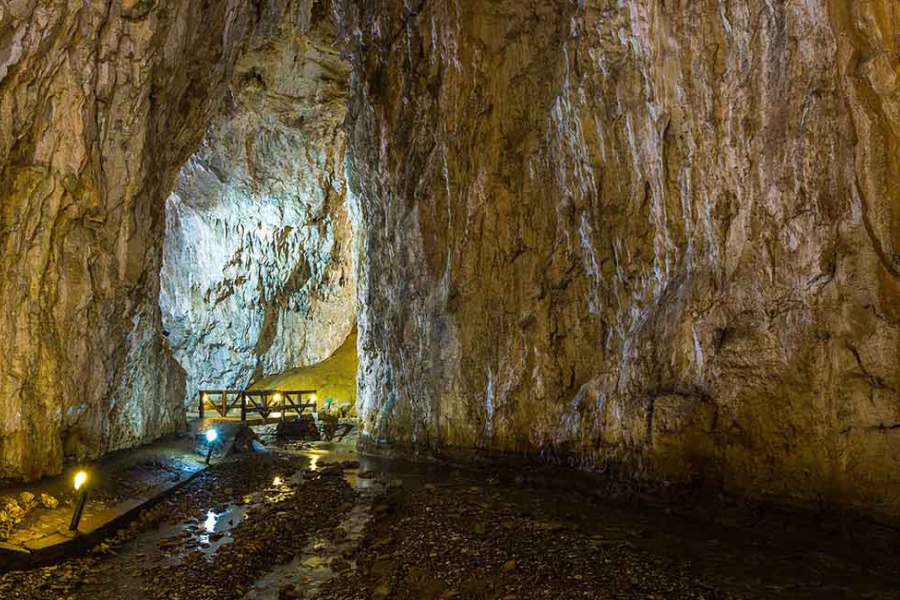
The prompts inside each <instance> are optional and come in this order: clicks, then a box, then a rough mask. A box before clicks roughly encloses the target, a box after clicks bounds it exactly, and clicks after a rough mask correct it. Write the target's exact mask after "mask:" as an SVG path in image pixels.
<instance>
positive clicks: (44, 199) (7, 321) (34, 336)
mask: <svg viewBox="0 0 900 600" xmlns="http://www.w3.org/2000/svg"><path fill="white" fill-rule="evenodd" d="M317 10H318V11H319V12H318V13H316V11H317ZM328 10H329V7H328V4H327V3H324V2H307V1H305V0H294V1H279V0H264V1H261V2H255V3H251V2H247V1H243V0H222V1H217V2H193V1H187V0H174V1H170V2H154V1H140V2H135V1H128V2H120V1H118V0H105V1H103V0H101V1H96V2H82V1H81V0H68V1H66V0H17V1H14V2H9V1H5V0H4V1H2V2H0V207H2V212H0V248H2V254H0V256H2V262H0V307H2V309H3V311H2V316H0V344H2V348H0V352H2V360H0V414H2V417H3V418H2V419H0V478H4V477H17V478H18V477H24V478H32V477H37V476H39V475H41V474H45V473H51V472H56V471H58V470H59V468H60V465H61V462H62V458H63V455H64V454H68V455H72V456H75V457H78V458H81V457H85V456H96V455H98V454H101V453H103V452H106V451H109V450H112V449H116V448H121V447H125V446H129V445H133V444H136V443H139V442H142V441H146V440H149V439H152V438H154V437H156V436H157V435H159V434H160V433H163V432H165V431H170V430H172V429H173V428H176V427H178V426H179V425H180V424H181V423H183V421H184V404H183V399H184V396H185V379H184V375H185V374H184V372H183V370H182V369H181V367H180V366H179V365H178V363H177V362H176V361H175V360H174V359H173V356H172V353H171V350H170V347H169V343H168V341H167V340H166V339H165V337H164V336H163V335H162V325H161V312H160V308H159V297H160V280H159V271H160V266H161V261H162V246H163V243H162V242H163V235H164V231H165V226H166V222H165V212H164V206H165V198H166V197H168V196H169V194H170V193H171V192H172V188H173V184H174V182H175V179H176V176H177V174H178V172H179V169H180V168H181V167H182V166H183V165H184V164H185V161H187V159H188V158H189V157H190V156H191V154H192V153H194V152H195V151H196V150H197V148H198V146H199V145H200V143H201V141H202V139H203V136H204V134H205V132H206V126H207V124H208V123H209V122H210V120H211V119H212V117H213V116H215V115H220V114H222V108H223V103H222V99H223V98H224V97H225V95H226V92H227V91H228V88H229V85H230V84H231V83H232V81H233V79H232V73H233V66H234V64H235V62H236V61H237V60H238V58H239V57H240V56H242V53H243V51H244V50H245V49H246V50H247V51H248V52H251V53H252V52H259V51H265V48H266V46H265V40H267V39H269V38H278V36H279V35H280V33H281V32H282V30H283V27H287V28H288V29H291V30H297V29H299V30H301V31H303V30H306V29H307V28H309V27H310V24H311V23H312V22H313V21H314V19H315V18H322V16H323V13H327V11H328ZM316 15H318V17H317V16H316ZM298 64H303V63H298ZM245 74H246V73H245ZM293 75H294V76H297V77H298V78H302V75H303V74H302V73H299V74H297V73H294V74H293ZM291 85H292V84H291V83H289V82H287V81H285V83H284V84H283V85H282V86H281V87H279V90H281V89H284V88H285V87H287V88H288V89H289V88H290V86H291ZM320 89H324V86H320ZM286 101H287V102H288V103H289V102H290V98H287V99H286ZM236 121H237V122H236V123H232V124H231V125H229V124H228V123H227V119H226V120H225V121H224V122H225V125H223V127H224V128H225V129H226V130H227V129H228V127H229V126H231V127H233V129H232V131H236V132H240V131H242V129H241V128H242V127H246V128H248V129H246V130H243V131H247V132H250V133H252V132H254V131H263V130H265V126H263V125H259V126H258V127H257V129H256V130H253V127H255V125H254V124H253V123H252V117H250V116H248V117H246V118H243V119H241V118H240V117H239V116H238V117H236ZM222 122H223V121H219V123H222ZM312 127H316V126H312ZM321 127H323V128H325V129H326V130H329V129H328V128H331V129H330V130H333V126H332V125H329V124H327V123H324V122H323V123H322V124H321ZM273 128H275V126H274V125H273ZM216 131H217V130H216V129H215V128H213V134H215V132H216ZM220 133H222V132H220ZM259 141H260V142H261V143H263V144H264V143H265V142H266V141H267V140H259ZM268 141H272V143H273V144H277V140H268ZM340 144H341V142H340V141H339V140H338V141H336V146H337V147H338V149H337V150H335V151H334V152H333V153H329V154H328V156H327V157H323V156H318V155H316V152H315V151H313V150H310V151H309V152H308V156H307V159H306V160H307V162H308V164H310V165H318V164H320V163H321V162H322V161H325V160H327V159H330V158H331V157H332V156H339V155H340V153H341V152H342V150H340ZM232 149H233V148H232ZM232 149H226V150H224V151H223V152H224V153H225V154H227V153H228V152H230V151H231V150H232ZM250 154H251V155H252V154H253V153H252V152H251V153H250ZM228 156H229V157H230V156H232V155H231V154H229V155H228ZM204 157H205V158H214V156H213V157H210V155H209V154H204V153H203V152H202V151H201V156H200V158H199V159H198V160H196V161H194V162H192V166H194V167H197V166H198V165H199V166H202V164H203V162H202V161H203V158H204ZM248 164H250V163H248ZM182 181H184V178H182ZM226 183H227V182H223V184H222V185H223V186H225V185H226ZM291 185H294V186H296V185H300V184H298V183H297V182H286V183H285V186H286V187H287V186H291ZM311 187H315V186H314V185H313V186H311ZM341 193H342V192H340V190H337V191H335V194H337V195H339V196H340V194H341ZM329 199H330V196H327V197H326V200H329ZM185 206H187V203H185ZM192 208H194V209H196V208H197V207H196V206H193V207H192ZM270 208H271V207H270ZM185 210H187V209H186V208H185ZM317 210H318V209H316V208H314V207H312V208H310V210H309V211H308V213H305V214H308V216H310V217H311V218H317V216H321V214H322V211H318V212H317ZM300 212H302V211H300ZM290 217H291V218H300V217H299V212H295V213H291V215H290ZM324 221H325V219H321V222H319V223H317V224H315V225H309V224H305V225H304V227H306V228H307V229H310V231H312V230H317V231H318V235H320V236H321V237H322V238H323V239H324V238H326V237H328V236H329V235H332V234H330V233H329V227H333V225H329V224H328V223H325V222H324ZM302 235H304V234H294V235H285V238H286V239H283V240H281V241H280V242H279V243H278V244H273V247H274V248H280V249H282V250H285V251H288V250H293V249H295V248H296V245H297V244H298V243H299V238H300V237H301V236H302ZM310 235H311V234H310ZM227 241H228V242H229V243H234V244H235V245H239V244H241V243H244V242H245V241H246V240H245V239H244V238H243V237H241V236H229V237H228V240H227ZM260 241H261V242H262V241H263V240H262V239H260ZM327 246H328V244H327V243H325V242H322V243H321V244H318V247H317V249H316V251H315V252H318V253H326V254H327V253H328V252H331V251H332V250H330V249H329V248H328V247H327ZM273 251H275V250H273ZM315 252H314V253H315ZM243 255H244V258H245V259H249V258H251V252H250V251H249V249H248V250H247V251H246V252H245V253H244V254H243ZM252 258H253V259H254V260H255V259H260V260H264V259H267V258H271V253H267V252H263V251H260V252H257V253H256V254H254V255H253V256H252ZM292 260H295V261H297V262H299V259H296V258H294V259H292ZM268 267H271V264H267V265H266V268H268ZM278 268H281V267H280V266H279V267H278ZM319 275H320V274H319V273H316V277H319ZM331 275H332V274H331V273H330V272H329V273H328V277H329V278H330V277H331ZM253 276H254V275H252V274H250V273H248V278H252V277H253ZM279 277H280V274H279ZM324 281H325V279H324V277H323V278H322V279H317V285H319V287H321V288H322V289H324V288H327V287H328V286H327V285H325V284H324V283H322V282H324ZM285 288H289V286H285ZM285 288H278V287H277V286H275V290H273V291H278V290H282V289H285ZM280 293H282V292H280ZM317 293H318V292H317ZM321 294H322V295H324V292H322V293H321ZM319 297H320V296H313V295H311V296H310V299H309V302H310V303H311V304H315V303H316V302H317V301H318V300H317V298H319ZM287 301H288V300H285V302H287ZM338 343H339V342H338ZM316 352H319V350H318V349H316V348H315V347H314V345H313V344H306V346H305V347H304V349H301V350H298V351H297V356H302V355H307V356H312V355H314V354H315V353H316Z"/></svg>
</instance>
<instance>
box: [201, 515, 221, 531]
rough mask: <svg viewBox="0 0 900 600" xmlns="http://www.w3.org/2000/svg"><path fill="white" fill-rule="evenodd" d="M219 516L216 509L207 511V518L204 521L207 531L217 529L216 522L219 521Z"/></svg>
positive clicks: (204, 527)
mask: <svg viewBox="0 0 900 600" xmlns="http://www.w3.org/2000/svg"><path fill="white" fill-rule="evenodd" d="M218 520H219V516H218V515H217V514H216V513H215V512H214V511H212V510H211V511H209V512H207V513H206V520H205V521H204V522H203V529H205V530H206V533H212V532H214V531H215V530H216V522H218Z"/></svg>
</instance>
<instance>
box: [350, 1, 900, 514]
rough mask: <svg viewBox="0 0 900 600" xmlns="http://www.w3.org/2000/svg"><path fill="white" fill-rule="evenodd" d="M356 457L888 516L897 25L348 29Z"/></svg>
mask: <svg viewBox="0 0 900 600" xmlns="http://www.w3.org/2000/svg"><path fill="white" fill-rule="evenodd" d="M344 9H345V18H346V20H347V22H348V26H347V30H348V31H350V32H353V35H354V47H355V51H354V56H353V66H354V74H353V80H352V87H351V100H350V108H349V120H348V127H349V131H350V133H351V140H350V143H351V148H352V152H351V154H352V156H351V169H350V172H351V174H352V182H353V185H354V189H357V190H358V193H359V195H360V202H361V205H362V212H363V219H364V221H365V223H366V228H365V234H364V235H365V237H364V241H363V247H364V248H363V253H362V254H363V256H364V259H363V263H362V267H361V271H360V274H359V277H360V284H359V285H360V316H359V335H360V350H361V356H360V361H361V364H360V374H359V390H358V391H359V404H358V409H359V410H360V412H361V414H362V417H363V419H364V425H365V430H366V435H367V439H368V442H367V444H368V446H369V447H370V448H377V447H380V446H382V445H387V444H390V445H393V446H394V447H396V448H410V449H426V450H427V449H433V448H435V447H438V446H443V447H450V448H473V447H474V448H483V449H489V450H508V451H528V450H539V451H540V452H541V453H543V454H544V455H545V456H548V457H552V458H558V459H560V460H565V461H570V462H572V463H575V464H577V465H581V466H584V467H587V468H607V467H612V466H616V467H622V468H624V469H625V470H626V471H627V472H629V473H632V474H636V475H638V476H647V477H653V478H663V479H676V480H683V479H688V478H691V477H696V478H700V479H702V480H704V481H707V482H713V483H715V484H719V485H722V486H724V487H726V488H728V489H731V490H736V491H740V492H742V493H748V494H752V495H765V494H778V495H781V496H789V497H795V498H798V499H800V500H805V501H819V500H822V501H826V502H837V503H840V504H843V505H852V506H858V507H863V508H865V509H871V510H875V511H879V512H888V513H895V514H896V513H900V399H898V392H897V389H898V386H900V379H898V369H897V366H898V359H900V349H898V343H900V335H898V333H900V329H898V325H900V286H898V284H900V267H898V265H900V249H898V248H900V220H898V219H900V212H898V208H897V207H898V206H900V188H898V186H897V185H896V181H898V176H900V173H898V166H900V153H898V148H900V145H898V135H900V88H898V79H897V76H898V72H900V66H898V37H900V36H898V29H900V11H897V9H896V7H895V6H892V4H891V3H889V2H888V1H887V0H873V1H871V2H865V3H862V2H855V3H850V2H826V1H825V0H810V1H808V2H792V3H785V2H769V1H766V0H754V1H750V2H746V1H737V0H716V1H713V0H702V1H696V0H691V1H688V0H675V1H674V2H669V1H667V2H658V1H655V0H624V1H622V0H585V1H581V2H570V1H564V0H555V1H551V2H545V1H538V0H499V1H496V2H474V1H463V2H427V1H422V2H417V3H389V5H387V4H386V3H370V2H361V1H355V2H354V1H348V2H347V3H346V5H345V7H344Z"/></svg>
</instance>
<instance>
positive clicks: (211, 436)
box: [206, 428, 219, 464]
mask: <svg viewBox="0 0 900 600" xmlns="http://www.w3.org/2000/svg"><path fill="white" fill-rule="evenodd" d="M217 437H219V434H218V432H216V430H215V429H212V428H210V429H207V430H206V441H207V443H208V444H209V450H208V451H207V452H206V464H209V459H210V458H212V451H213V444H214V443H215V441H216V438H217Z"/></svg>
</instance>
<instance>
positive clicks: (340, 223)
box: [160, 13, 356, 402]
mask: <svg viewBox="0 0 900 600" xmlns="http://www.w3.org/2000/svg"><path fill="white" fill-rule="evenodd" d="M311 16H312V18H313V20H312V22H311V23H309V26H308V27H306V28H302V27H303V26H302V24H301V23H291V22H286V23H282V24H281V26H280V27H279V28H278V30H277V31H275V32H273V33H270V34H269V35H267V36H265V37H264V38H261V39H260V40H259V41H258V42H257V43H256V44H254V45H253V46H252V47H251V48H249V49H248V50H247V51H245V52H244V53H243V54H242V56H241V59H240V60H239V62H238V64H237V66H236V68H235V75H234V84H233V85H232V89H231V90H230V94H229V100H228V106H227V110H226V112H225V114H224V116H222V117H220V118H217V119H216V120H215V121H214V124H213V126H212V127H210V129H209V130H208V132H207V135H206V138H205V139H204V141H203V144H202V145H201V148H200V150H199V151H198V152H197V153H196V154H195V155H194V156H193V157H192V158H191V159H190V160H189V161H188V163H187V165H186V166H185V167H184V168H183V169H182V170H181V174H180V175H179V178H178V182H177V184H176V186H175V192H174V193H173V194H172V195H171V196H170V197H169V199H168V201H167V209H166V210H167V226H166V234H165V240H166V241H165V249H164V255H163V268H162V274H161V277H162V294H161V296H160V305H161V307H162V312H163V315H162V316H163V326H164V327H165V329H166V330H167V331H169V332H170V335H169V342H170V344H171V345H172V348H173V350H174V353H175V357H176V358H177V359H178V362H179V363H180V364H181V365H182V366H183V367H184V368H185V370H186V371H187V384H188V386H187V394H186V401H188V402H191V401H192V400H193V399H195V398H196V397H197V390H199V389H222V388H237V389H241V388H244V387H246V386H247V385H248V384H249V383H251V382H252V381H253V380H255V379H258V378H259V377H260V376H263V375H267V374H273V373H279V372H281V371H284V370H286V369H290V368H296V367H300V366H303V365H308V364H312V363H316V362H318V361H321V360H323V359H325V358H327V357H328V356H330V355H331V354H332V352H334V351H335V350H336V349H337V348H338V347H339V346H340V345H341V343H342V342H343V341H344V339H345V338H346V337H347V335H348V334H349V332H350V331H351V329H352V328H353V327H354V326H355V324H356V310H355V297H354V294H355V291H356V287H355V277H354V271H353V257H352V250H353V249H352V226H351V222H350V211H349V206H348V196H347V186H346V183H345V181H344V169H345V164H344V155H345V148H346V136H345V135H344V133H343V129H342V125H343V120H344V109H345V99H346V94H347V81H348V77H349V65H348V64H347V63H346V62H345V61H343V60H342V59H341V58H340V56H339V54H338V51H337V50H336V49H334V48H333V47H332V44H333V42H334V40H335V31H334V27H333V21H332V20H331V19H329V18H327V17H328V14H327V13H326V14H325V15H323V14H316V15H311ZM310 28H312V29H310Z"/></svg>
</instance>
